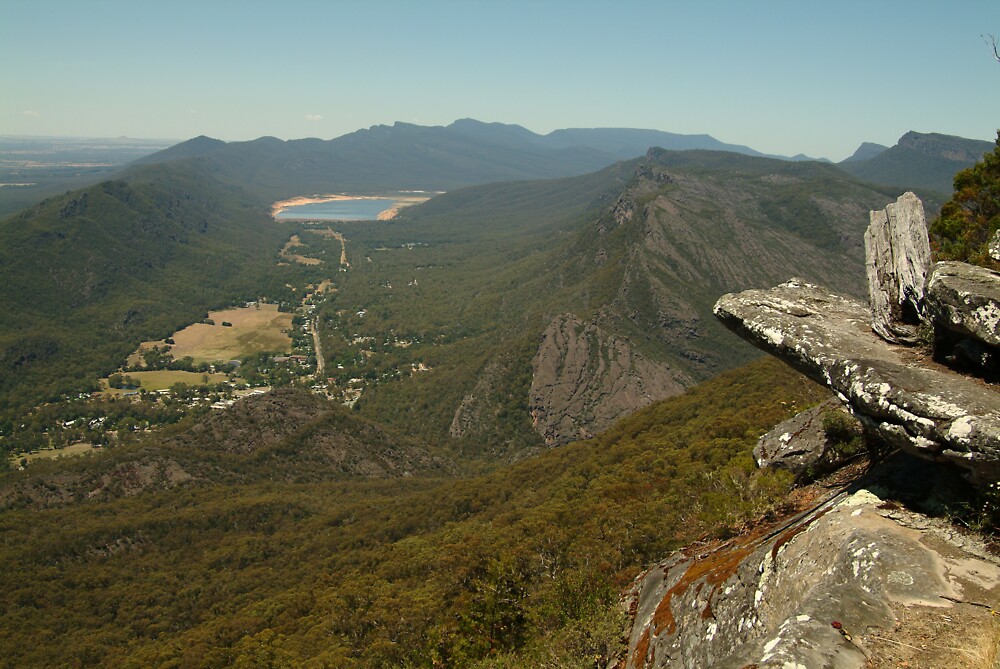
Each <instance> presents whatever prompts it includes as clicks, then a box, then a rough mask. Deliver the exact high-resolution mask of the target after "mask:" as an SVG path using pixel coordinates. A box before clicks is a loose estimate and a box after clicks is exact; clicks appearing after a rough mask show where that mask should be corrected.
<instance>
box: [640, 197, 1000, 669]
mask: <svg viewBox="0 0 1000 669" xmlns="http://www.w3.org/2000/svg"><path fill="white" fill-rule="evenodd" d="M914 199H915V198H913V197H912V195H911V194H908V195H907V196H904V197H903V198H900V200H899V201H898V202H897V203H896V205H895V207H890V208H889V209H887V210H886V211H885V212H872V215H871V227H870V228H869V231H868V233H867V235H866V242H867V244H866V246H867V248H868V256H869V277H870V281H871V286H870V290H871V295H872V301H871V305H865V304H862V303H861V302H860V301H858V300H856V299H854V298H851V297H846V296H843V295H839V294H836V293H833V292H831V291H829V290H827V289H824V288H820V287H819V286H817V285H814V284H810V283H808V282H805V281H802V280H797V279H793V280H791V281H788V282H786V283H783V284H781V285H779V286H777V287H775V288H771V289H769V290H746V291H743V292H742V293H739V294H729V295H724V296H723V297H722V298H720V299H719V301H718V302H717V303H716V306H715V313H716V315H717V316H718V317H719V318H720V319H721V320H722V321H723V322H724V323H725V324H726V325H727V326H728V327H729V328H731V329H732V330H733V331H734V332H736V333H737V334H739V335H740V336H741V337H743V338H745V339H747V340H748V341H750V342H752V343H753V344H755V345H756V346H758V347H760V348H762V349H764V350H765V351H767V352H769V353H771V354H773V355H775V356H777V357H779V358H781V359H782V360H784V361H786V362H788V363H789V364H791V365H792V366H794V367H796V368H797V369H799V370H800V371H802V372H804V373H805V374H806V375H808V376H810V377H811V378H813V379H814V380H816V381H817V382H819V383H823V384H826V385H827V386H829V387H830V388H831V389H832V390H833V391H834V392H835V393H836V394H837V396H838V397H839V399H840V400H842V401H844V402H845V403H847V404H848V406H849V407H850V409H851V411H852V413H854V414H855V415H856V416H857V417H858V418H860V419H861V421H862V422H863V423H864V424H866V425H867V426H868V427H869V429H870V431H871V432H872V433H873V434H875V435H877V436H878V437H879V438H880V439H881V440H883V442H884V443H886V444H888V445H890V446H893V447H896V448H898V449H899V450H900V452H899V453H897V454H896V455H895V456H894V457H892V458H891V459H890V460H889V461H887V462H885V463H883V464H882V466H881V467H880V468H876V469H875V470H874V472H873V473H872V474H871V475H869V476H866V477H862V478H860V479H858V480H857V481H855V482H854V483H853V484H850V485H847V486H844V485H843V484H841V486H840V487H839V489H838V488H837V487H836V486H828V487H827V490H829V489H830V488H831V487H833V488H834V489H835V492H834V493H832V494H823V493H818V494H817V492H816V491H814V492H813V493H811V494H806V495H805V497H802V495H803V491H802V490H800V491H799V493H798V494H799V496H800V497H799V499H805V500H808V504H807V505H806V506H807V507H808V509H807V510H806V511H805V512H804V513H802V514H800V515H798V516H796V517H794V518H791V519H788V520H786V521H783V522H779V523H762V524H760V525H758V526H757V527H755V528H754V529H753V530H752V531H750V532H747V533H745V534H743V535H742V536H740V537H738V538H736V539H733V540H730V541H727V542H722V543H717V544H713V545H707V546H706V545H699V546H696V547H692V548H689V549H686V550H684V551H680V552H678V553H676V554H674V555H672V556H671V557H669V558H668V559H667V560H665V561H664V562H662V563H661V564H659V565H658V566H657V567H654V568H653V569H651V570H650V571H648V572H646V573H645V574H644V575H642V576H641V577H640V579H639V580H638V581H637V582H636V585H635V587H634V589H633V591H632V594H631V597H630V599H629V601H628V604H629V605H630V610H632V611H633V612H634V614H635V625H634V626H633V628H632V632H631V638H630V654H629V657H628V660H627V663H626V666H627V667H630V668H640V667H733V668H734V669H736V668H746V667H754V668H755V669H763V668H765V667H775V668H778V667H780V668H781V669H786V668H788V667H831V668H847V667H859V668H860V667H900V666H911V665H910V664H909V663H910V662H911V661H913V660H916V659H919V661H920V663H921V664H920V665H918V666H929V667H939V666H942V667H943V666H949V667H962V668H965V667H968V668H969V669H972V668H973V667H994V666H997V665H996V663H997V662H1000V624H998V623H997V622H996V620H995V618H996V617H997V616H998V615H1000V614H998V611H997V609H1000V559H998V556H997V553H996V552H995V551H992V552H991V551H990V550H988V549H987V548H986V545H985V543H984V542H983V541H982V540H981V538H980V537H978V536H976V535H973V534H969V533H964V532H960V531H958V530H957V529H956V528H955V527H954V526H953V525H952V524H951V523H950V522H948V520H946V519H940V518H937V519H936V518H934V517H931V516H928V515H926V513H925V512H927V511H933V506H934V503H929V502H931V501H932V500H934V499H935V498H936V497H937V495H938V494H939V493H941V491H946V496H947V495H952V496H954V491H955V490H958V489H962V490H963V493H964V494H966V495H968V493H967V489H968V485H967V483H966V482H971V483H972V484H973V485H975V486H977V487H978V488H979V489H980V490H981V491H983V493H982V494H981V495H980V496H979V499H980V500H982V499H985V500H987V501H986V504H994V503H995V502H994V501H993V499H994V497H995V495H996V494H997V490H998V489H1000V391H998V389H997V387H996V386H995V385H993V384H991V383H989V382H984V381H983V380H982V379H980V378H974V377H970V376H967V375H964V374H961V373H958V372H956V371H954V370H952V369H948V368H946V367H944V366H942V365H940V364H937V363H935V362H934V361H932V360H930V359H929V358H930V352H929V351H925V350H921V349H918V348H908V347H906V346H900V345H897V344H896V343H895V342H899V341H907V340H912V339H913V337H912V335H913V334H915V333H916V332H917V331H919V328H921V327H922V328H925V329H927V328H931V327H933V328H934V329H935V330H937V331H938V336H937V337H935V340H936V341H940V340H941V339H943V338H945V337H943V336H942V335H941V330H947V331H948V332H949V333H952V334H953V335H955V336H959V337H966V338H970V339H972V340H973V341H974V342H975V343H976V344H977V345H978V346H980V347H982V348H981V349H979V350H987V352H990V351H992V350H994V349H995V346H994V344H993V341H994V338H995V337H996V336H997V334H998V332H997V331H998V327H1000V303H998V300H997V296H998V295H1000V276H998V275H996V273H993V272H989V271H988V270H980V269H978V268H970V267H957V266H956V267H952V265H960V264H959V263H942V264H941V265H939V266H938V267H936V268H934V269H933V271H931V272H930V278H929V279H928V280H926V282H925V277H926V276H927V274H928V271H927V270H928V265H929V258H928V257H927V256H926V253H925V249H926V246H927V244H926V226H925V225H924V221H923V216H922V209H919V208H918V207H916V206H915V204H914V203H913V202H912V200H914ZM918 209H919V211H918ZM911 214H912V215H911ZM918 214H919V215H918ZM921 235H923V239H921V238H920V237H921ZM907 321H909V322H907ZM903 326H907V327H903ZM901 335H903V336H901ZM935 353H940V351H935ZM984 360H985V358H984ZM972 362H975V361H972ZM979 369H980V371H982V369H983V367H982V366H980V368H979ZM815 419H816V417H815V416H814V415H812V413H809V412H807V413H804V414H800V415H799V416H798V417H796V418H795V419H792V421H790V422H788V423H786V424H783V425H782V426H779V427H778V428H776V429H775V430H774V431H773V432H772V433H769V434H768V435H765V436H764V437H763V438H762V439H761V441H760V443H759V444H758V447H757V451H755V454H757V456H758V461H760V462H761V463H762V464H764V465H772V466H773V464H775V463H779V464H784V465H785V466H789V465H791V466H789V468H793V467H799V468H808V467H814V466H818V465H828V464H830V463H829V461H824V457H825V453H826V451H825V450H824V449H823V448H822V447H821V448H819V449H815V448H814V444H813V443H812V442H815V441H816V439H815V434H814V433H815V432H816V430H815V429H812V428H811V426H812V425H813V424H814V423H815ZM820 446H822V444H821V445H820ZM810 451H813V453H812V455H810ZM810 458H811V459H810ZM921 460H922V462H921ZM928 463H946V464H948V465H952V466H953V467H952V468H940V467H935V466H934V464H928ZM793 470H794V469H793ZM959 472H960V473H961V475H962V476H963V477H964V481H961V479H959V476H958V473H959ZM960 481H961V482H960ZM965 499H966V500H968V499H970V498H969V497H968V496H966V497H965ZM972 499H975V497H972ZM935 503H940V499H938V502H935ZM963 503H966V504H967V503H968V502H967V501H966V502H963ZM979 503H982V502H981V501H980V502H979ZM952 504H954V502H952ZM928 621H930V622H928ZM970 630H978V633H976V634H972V633H970ZM932 638H933V640H934V643H933V644H932V643H929V640H930V639H932ZM912 651H916V654H915V653H914V652H912Z"/></svg>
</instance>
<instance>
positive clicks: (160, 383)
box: [101, 369, 229, 395]
mask: <svg viewBox="0 0 1000 669" xmlns="http://www.w3.org/2000/svg"><path fill="white" fill-rule="evenodd" d="M126 376H131V377H132V378H133V379H135V380H136V381H138V382H139V383H140V384H141V386H142V387H143V388H145V389H146V390H163V389H165V388H169V387H170V386H172V385H174V384H175V383H186V384H187V385H189V386H200V385H204V384H205V383H222V382H223V381H225V380H226V379H227V378H229V377H227V376H226V375H225V374H202V373H201V372H184V371H180V370H173V369H164V370H156V371H151V372H128V373H127V374H126ZM206 379H207V381H206ZM101 387H102V388H103V390H104V392H105V394H108V395H124V394H125V393H126V392H129V391H128V390H125V389H123V388H109V387H108V380H107V379H101Z"/></svg>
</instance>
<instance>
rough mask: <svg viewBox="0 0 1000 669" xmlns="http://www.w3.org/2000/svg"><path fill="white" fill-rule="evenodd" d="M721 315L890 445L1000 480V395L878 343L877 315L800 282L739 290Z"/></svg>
mask: <svg viewBox="0 0 1000 669" xmlns="http://www.w3.org/2000/svg"><path fill="white" fill-rule="evenodd" d="M714 311H715V314H716V316H717V317H718V318H720V319H721V320H722V322H723V323H724V324H725V325H726V326H727V327H729V328H730V329H731V330H733V331H734V332H736V333H737V334H738V335H740V336H741V337H743V338H744V339H746V340H748V341H750V342H751V343H753V344H754V345H756V346H757V347H759V348H761V349H763V350H765V351H767V352H768V353H771V354H773V355H775V356H777V357H779V358H781V359H782V360H784V361H785V362H787V363H789V364H791V365H792V366H794V367H795V368H797V369H799V370H800V371H802V372H803V373H805V374H806V375H807V376H809V377H810V378H812V379H814V380H815V381H818V382H820V383H823V384H826V385H827V386H829V387H830V388H832V389H833V390H834V391H835V392H836V393H837V394H838V396H839V397H840V398H841V399H843V400H844V401H846V402H848V403H849V404H850V405H851V408H852V411H853V412H854V413H855V415H857V416H858V417H859V418H861V419H862V420H864V421H865V422H866V423H868V424H869V425H870V426H871V427H873V428H874V429H875V430H876V431H877V432H878V433H879V434H880V435H881V436H882V437H883V438H884V439H886V440H887V441H888V442H889V443H891V444H893V445H896V446H898V447H899V448H902V449H904V450H906V451H909V452H911V453H914V454H916V455H918V456H921V457H924V458H928V459H932V460H936V461H942V462H948V463H951V464H953V465H957V466H959V467H961V468H962V469H963V470H964V471H965V473H966V475H967V477H968V478H969V479H970V480H972V481H973V482H975V483H978V484H987V483H990V482H993V481H996V480H998V479H1000V391H998V389H997V387H995V386H991V385H989V384H986V383H983V382H982V381H979V380H977V379H972V378H969V377H965V376H962V375H960V374H957V373H955V372H952V371H950V370H948V369H947V368H944V367H942V366H940V365H936V364H934V363H933V362H930V361H927V360H924V359H922V358H921V357H920V356H919V354H918V353H916V352H914V351H913V350H911V349H907V348H905V347H901V346H895V345H892V344H889V343H887V342H886V341H884V340H883V339H881V338H879V337H878V336H876V335H875V334H874V333H873V332H872V330H871V328H870V327H869V326H868V317H869V314H868V309H867V308H866V307H865V306H864V305H862V304H860V303H859V302H857V301H856V300H853V299H851V298H848V297H844V296H841V295H837V294H835V293H831V292H829V291H827V290H825V289H823V288H820V287H818V286H815V285H812V284H809V283H806V282H804V281H801V280H796V279H793V280H791V281H788V282H786V283H784V284H781V285H780V286H777V287H775V288H772V289H770V290H748V291H745V292H742V293H736V294H733V293H730V294H728V295H724V296H723V297H721V298H720V299H719V301H718V302H717V303H716V305H715V310H714Z"/></svg>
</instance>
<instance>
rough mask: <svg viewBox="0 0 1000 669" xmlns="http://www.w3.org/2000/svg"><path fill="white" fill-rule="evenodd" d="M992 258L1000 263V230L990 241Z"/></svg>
mask: <svg viewBox="0 0 1000 669" xmlns="http://www.w3.org/2000/svg"><path fill="white" fill-rule="evenodd" d="M990 257H991V258H993V259H994V260H996V261H998V262H1000V230H997V233H996V234H995V235H993V239H992V240H990Z"/></svg>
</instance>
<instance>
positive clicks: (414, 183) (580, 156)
mask: <svg viewBox="0 0 1000 669" xmlns="http://www.w3.org/2000/svg"><path fill="white" fill-rule="evenodd" d="M654 146H655V147H658V148H663V149H667V150H677V151H681V150H693V149H703V150H712V151H730V152H733V153H740V154H744V155H751V156H763V155H764V154H762V153H760V152H758V151H755V150H753V149H751V148H749V147H747V146H742V145H737V144H726V143H724V142H720V141H719V140H717V139H714V138H713V137H711V136H709V135H680V134H675V133H669V132H661V131H659V130H637V129H630V128H592V129H583V128H574V129H565V130H556V131H553V132H551V133H549V134H548V135H539V134H536V133H533V132H531V131H530V130H527V129H525V128H522V127H521V126H518V125H506V124H502V123H483V122H480V121H476V120H473V119H462V120H459V121H455V122H454V123H452V124H451V125H449V126H444V127H442V126H418V125H412V124H409V123H395V124H393V125H391V126H387V125H376V126H372V127H371V128H368V129H366V130H358V131H357V132H352V133H350V134H347V135H343V136H342V137H337V138H336V139H331V140H320V139H297V140H289V141H282V140H279V139H276V138H274V137H261V138H259V139H255V140H253V141H250V142H231V143H226V142H222V141H220V140H216V139H211V138H209V137H196V138H195V139H192V140H188V141H186V142H182V143H181V144H178V145H176V146H173V147H171V148H169V149H166V150H164V151H160V152H157V153H154V154H152V155H150V156H146V157H145V158H141V159H139V160H137V161H136V162H135V163H133V164H134V165H148V164H152V163H159V162H164V161H174V160H196V161H201V162H204V163H205V164H206V165H209V166H210V169H211V170H212V171H213V172H214V173H216V174H217V175H218V176H219V177H221V178H223V179H225V180H229V181H232V182H234V183H239V184H240V185H242V186H244V187H252V188H253V189H254V190H260V191H262V192H266V193H268V194H271V195H273V196H278V195H287V194H289V193H290V192H294V193H303V192H318V191H324V190H331V189H336V190H358V189H368V190H371V189H376V190H377V189H415V190H451V189H453V188H457V187H459V186H468V185H472V184H479V183H490V182H497V181H512V180H521V179H540V178H554V177H564V176H575V175H579V174H586V173H588V172H593V171H595V170H598V169H601V168H603V167H606V166H608V165H610V164H612V163H614V162H617V161H619V160H627V159H630V158H634V157H636V156H639V155H642V154H644V153H645V152H646V150H647V149H649V148H650V147H654ZM795 159H796V160H798V159H803V160H805V159H807V158H806V157H804V156H799V157H796V158H795Z"/></svg>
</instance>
